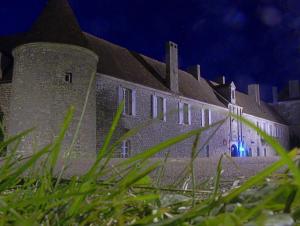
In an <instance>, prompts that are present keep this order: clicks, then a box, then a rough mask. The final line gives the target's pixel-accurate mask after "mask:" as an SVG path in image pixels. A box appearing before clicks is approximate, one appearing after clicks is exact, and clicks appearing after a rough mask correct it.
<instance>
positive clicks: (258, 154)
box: [257, 147, 260, 156]
mask: <svg viewBox="0 0 300 226" xmlns="http://www.w3.org/2000/svg"><path fill="white" fill-rule="evenodd" d="M257 156H260V150H259V147H257Z"/></svg>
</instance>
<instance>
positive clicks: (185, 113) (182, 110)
mask: <svg viewBox="0 0 300 226" xmlns="http://www.w3.org/2000/svg"><path fill="white" fill-rule="evenodd" d="M179 124H185V125H191V124H192V118H191V105H189V104H187V103H179Z"/></svg>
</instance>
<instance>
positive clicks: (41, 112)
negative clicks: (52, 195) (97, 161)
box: [8, 0, 98, 156]
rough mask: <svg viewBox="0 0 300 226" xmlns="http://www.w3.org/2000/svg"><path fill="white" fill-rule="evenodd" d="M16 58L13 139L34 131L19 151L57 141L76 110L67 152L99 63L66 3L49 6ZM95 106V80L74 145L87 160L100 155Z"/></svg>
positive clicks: (56, 1) (54, 1)
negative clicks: (68, 116) (67, 116)
mask: <svg viewBox="0 0 300 226" xmlns="http://www.w3.org/2000/svg"><path fill="white" fill-rule="evenodd" d="M13 56H14V70H13V80H12V96H11V105H10V112H11V115H10V121H9V129H8V131H9V134H10V135H14V134H17V133H19V132H21V131H24V130H26V129H28V128H32V127H35V130H34V131H33V132H32V133H31V134H30V135H29V136H28V137H26V138H25V139H23V140H22V142H21V145H20V148H19V150H20V151H21V152H24V154H30V153H31V152H32V151H36V150H38V149H40V148H42V147H44V146H45V145H47V144H49V143H51V142H52V141H53V140H54V139H55V136H56V135H58V132H59V130H60V126H61V124H62V122H63V119H64V116H65V114H66V112H67V110H68V109H69V108H70V106H74V107H75V113H74V118H73V121H72V123H71V126H70V128H69V130H68V131H67V135H66V138H65V140H64V143H63V147H62V149H63V150H66V149H67V148H68V147H69V146H70V144H71V142H72V139H73V136H74V133H75V130H76V126H77V123H78V121H79V119H80V115H81V112H82V109H83V106H84V102H85V97H86V93H87V90H88V86H89V82H90V79H91V77H92V76H93V75H94V74H95V73H96V69H97V63H98V56H97V55H96V54H95V53H94V52H92V51H91V50H89V46H88V42H87V40H86V37H85V35H84V34H83V33H82V31H81V29H80V27H79V25H78V23H77V21H76V18H75V16H74V14H73V11H72V9H71V7H70V5H69V4H68V2H67V0H49V1H48V3H47V6H46V7H45V9H44V11H43V12H42V14H41V15H40V17H39V18H38V20H37V21H36V22H35V23H34V25H33V27H32V28H31V30H30V31H29V32H28V33H27V35H26V37H25V40H24V43H23V44H22V45H20V46H18V47H17V48H15V49H14V51H13ZM95 105H96V95H95V80H94V81H93V83H92V89H91V92H90V95H89V99H88V104H87V108H86V113H85V115H84V117H83V121H82V124H81V128H80V131H79V136H78V139H77V141H76V143H75V146H74V149H75V151H77V152H79V153H80V154H83V155H92V156H93V155H95V153H96V106H95Z"/></svg>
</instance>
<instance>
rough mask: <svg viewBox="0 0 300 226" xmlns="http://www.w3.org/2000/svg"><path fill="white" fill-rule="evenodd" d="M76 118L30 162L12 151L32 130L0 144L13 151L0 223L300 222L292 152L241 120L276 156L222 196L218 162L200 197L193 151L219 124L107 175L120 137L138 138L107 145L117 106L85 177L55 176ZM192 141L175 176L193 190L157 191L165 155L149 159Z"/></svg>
mask: <svg viewBox="0 0 300 226" xmlns="http://www.w3.org/2000/svg"><path fill="white" fill-rule="evenodd" d="M121 106H122V105H121ZM73 112H74V109H73V108H71V109H70V110H69V112H68V113H67V115H66V117H65V120H64V122H63V124H62V126H61V131H60V133H59V135H58V137H57V138H56V140H55V141H54V143H53V144H51V145H48V146H46V147H44V148H43V149H42V150H40V151H38V152H36V153H35V154H34V155H32V156H31V157H30V158H28V159H20V158H17V157H16V152H17V148H18V144H19V143H20V140H21V139H22V138H23V137H25V136H27V135H28V134H29V133H30V132H31V130H28V131H25V132H23V133H20V134H18V135H16V136H14V137H10V138H8V139H7V140H6V141H4V142H2V143H0V152H1V151H3V150H5V147H6V146H8V145H9V146H10V147H13V148H12V149H11V151H10V152H9V153H8V154H7V155H6V157H4V158H3V159H2V162H1V165H0V225H28V226H29V225H30V226H31V225H293V224H296V223H297V224H300V194H299V186H300V180H299V174H300V170H299V165H297V163H296V161H295V157H296V150H293V151H291V152H287V151H286V150H284V148H283V147H282V146H281V145H280V144H279V143H278V142H277V141H276V140H274V139H273V138H271V137H270V136H268V135H267V134H266V133H264V132H263V131H261V130H260V129H259V128H256V127H255V126H254V125H253V124H252V123H251V122H249V121H247V120H245V119H243V118H239V117H237V116H235V117H237V119H238V120H241V121H242V122H243V123H244V124H246V125H248V126H249V127H251V128H252V129H254V130H256V131H257V132H258V133H259V134H260V135H261V136H262V137H263V138H264V139H265V140H266V141H267V142H268V143H269V145H271V146H272V147H273V148H274V150H275V151H276V152H277V153H278V154H279V156H280V157H281V158H280V160H279V161H278V162H275V163H273V164H272V165H270V166H268V167H267V168H265V169H264V170H263V171H261V172H260V173H258V174H257V175H255V176H253V177H251V178H249V179H248V180H246V181H245V182H244V183H243V184H242V185H241V186H239V187H236V188H234V189H232V190H229V191H227V192H226V193H222V191H221V190H220V180H221V172H222V158H221V159H220V161H219V163H218V166H217V171H216V176H215V179H214V188H213V189H212V190H211V192H208V193H207V194H206V198H203V196H202V195H201V188H199V187H198V186H196V185H197V181H196V178H195V175H194V174H195V172H194V167H193V165H194V160H195V158H196V157H197V152H196V148H195V147H197V144H198V142H199V138H200V136H201V134H202V132H204V131H205V130H207V129H211V128H213V127H217V128H218V126H220V125H221V124H222V123H223V121H220V122H217V123H215V124H214V125H212V126H209V127H206V128H200V129H197V130H193V131H189V132H187V133H184V134H181V135H179V136H177V137H174V138H171V139H169V140H166V141H164V142H162V143H160V144H158V145H155V146H154V147H151V148H149V149H148V150H146V151H145V152H142V153H139V154H136V155H135V156H133V157H131V158H129V159H126V160H124V161H121V162H119V163H118V164H116V165H115V166H114V170H113V171H114V172H113V173H112V169H111V168H109V167H108V163H109V162H110V161H111V157H112V153H113V151H114V150H115V149H116V148H117V147H118V144H119V143H120V142H121V140H122V139H124V138H127V137H128V136H129V135H130V136H132V135H134V134H135V133H137V132H138V130H136V131H129V132H128V134H125V135H124V136H123V138H121V139H120V140H118V141H117V142H116V143H111V140H112V137H113V134H114V132H115V130H116V128H117V125H118V121H119V119H120V117H121V114H122V107H120V108H119V109H118V112H117V114H116V117H115V119H114V122H113V124H112V127H111V130H110V131H109V133H108V135H107V138H106V140H105V142H104V145H103V147H102V148H101V150H100V151H99V152H98V156H97V159H96V161H95V163H94V165H92V166H91V167H90V170H88V172H87V173H86V174H85V175H83V176H80V177H72V178H70V179H68V180H65V179H63V178H62V177H61V176H62V174H59V175H60V177H59V178H57V176H56V174H54V169H55V168H56V165H57V161H58V156H60V152H61V151H62V150H61V145H60V144H61V142H62V141H63V139H64V136H65V133H66V130H67V128H68V127H69V125H70V122H71V120H72V116H73ZM191 137H194V138H195V141H194V145H193V149H192V153H191V157H190V159H191V160H190V163H189V164H188V166H187V167H186V168H185V170H184V171H183V172H181V174H180V175H182V176H185V175H191V178H192V183H191V184H192V186H191V190H186V189H178V187H180V186H182V184H183V183H184V180H178V181H181V182H180V183H181V184H176V185H173V186H171V187H170V186H169V187H162V182H161V181H160V180H159V178H158V179H157V180H152V179H150V176H149V174H150V173H151V172H153V171H155V170H157V172H159V173H158V175H160V176H162V175H163V174H164V170H165V169H164V164H165V163H166V162H167V159H168V153H167V154H166V157H165V159H162V161H161V162H156V163H154V164H153V163H151V161H149V160H150V159H151V158H152V157H154V156H155V155H156V154H157V153H159V152H161V151H164V150H165V149H166V148H168V147H170V146H172V145H175V144H177V143H179V142H181V141H183V140H185V139H188V138H191ZM282 167H286V170H285V172H283V173H280V174H279V173H276V172H277V171H278V170H279V169H281V168H282ZM103 178H105V180H103ZM179 179H180V178H179ZM178 185H179V186H178ZM207 196H208V197H207Z"/></svg>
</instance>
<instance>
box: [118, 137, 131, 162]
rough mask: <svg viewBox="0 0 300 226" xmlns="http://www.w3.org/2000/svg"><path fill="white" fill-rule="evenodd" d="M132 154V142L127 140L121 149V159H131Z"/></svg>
mask: <svg viewBox="0 0 300 226" xmlns="http://www.w3.org/2000/svg"><path fill="white" fill-rule="evenodd" d="M130 152H131V141H130V140H125V141H123V142H122V148H121V153H120V156H119V157H120V158H129V157H130V154H131V153H130Z"/></svg>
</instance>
